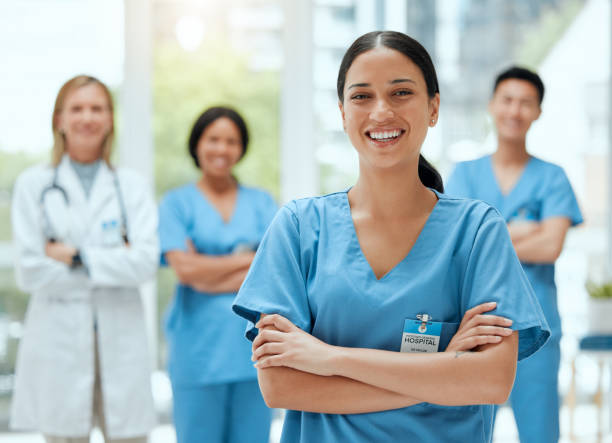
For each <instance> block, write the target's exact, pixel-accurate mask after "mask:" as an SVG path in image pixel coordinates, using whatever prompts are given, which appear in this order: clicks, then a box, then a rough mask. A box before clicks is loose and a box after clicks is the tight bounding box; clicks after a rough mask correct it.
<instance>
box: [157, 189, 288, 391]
mask: <svg viewBox="0 0 612 443" xmlns="http://www.w3.org/2000/svg"><path fill="white" fill-rule="evenodd" d="M277 209H278V207H277V206H276V203H275V202H274V200H273V198H272V197H271V196H270V194H268V193H267V192H264V191H262V190H258V189H255V188H250V187H246V186H239V187H238V195H237V199H236V204H235V209H234V213H233V214H232V217H231V219H230V220H229V221H228V222H225V221H224V220H223V219H222V217H221V215H220V214H219V212H218V211H217V209H216V208H215V207H214V206H213V205H212V204H211V203H210V202H209V201H208V200H207V199H206V197H205V196H204V194H203V193H202V192H201V191H200V190H199V189H198V188H197V186H196V185H195V184H188V185H185V186H182V187H180V188H177V189H175V190H172V191H170V192H168V193H167V194H166V195H165V197H164V198H163V199H162V202H161V204H160V208H159V219H160V221H159V236H160V245H161V263H162V265H166V264H167V263H166V261H165V256H164V254H165V253H166V252H168V251H172V250H181V251H186V241H187V240H188V239H190V240H191V241H192V242H193V244H194V245H195V248H196V250H197V251H198V252H200V253H203V254H208V255H226V254H231V253H232V252H236V251H237V250H240V249H242V248H249V249H251V250H252V249H255V248H256V247H257V245H258V244H259V242H260V241H261V239H262V237H263V235H264V233H265V231H266V229H267V227H268V224H269V223H270V221H271V220H272V218H273V217H274V214H275V213H276V211H277ZM235 295H236V294H235V293H227V294H207V293H204V292H199V291H197V290H196V289H194V288H192V287H191V286H188V285H183V284H180V283H179V284H178V285H177V286H176V292H175V296H174V297H173V299H172V300H171V302H170V304H169V306H168V309H167V312H166V318H165V320H166V321H165V330H166V337H167V338H168V348H169V349H168V372H169V374H170V378H171V379H172V383H173V385H174V386H180V387H190V386H201V385H209V384H217V383H227V382H233V381H241V380H247V379H255V378H256V377H257V372H256V371H255V369H254V368H253V362H251V359H250V357H251V347H250V345H249V344H248V343H247V342H246V340H244V335H243V334H244V328H245V324H246V322H245V321H244V320H242V319H240V318H239V317H237V316H235V315H234V314H233V313H232V308H231V306H232V301H233V300H234V297H235Z"/></svg>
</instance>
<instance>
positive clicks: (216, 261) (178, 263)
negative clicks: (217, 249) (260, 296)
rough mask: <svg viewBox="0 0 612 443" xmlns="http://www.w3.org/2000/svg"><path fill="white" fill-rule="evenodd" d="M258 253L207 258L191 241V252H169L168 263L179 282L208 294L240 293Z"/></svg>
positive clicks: (167, 255)
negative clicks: (197, 250)
mask: <svg viewBox="0 0 612 443" xmlns="http://www.w3.org/2000/svg"><path fill="white" fill-rule="evenodd" d="M254 256H255V253H254V252H241V253H239V254H230V255H220V256H213V255H206V254H200V253H197V252H196V251H195V248H194V247H193V245H192V244H191V242H188V251H187V252H185V251H179V250H173V251H168V252H166V261H167V262H168V264H169V265H170V267H171V268H172V269H173V270H174V272H175V273H176V276H177V278H178V279H179V281H180V282H181V283H183V284H185V285H189V286H191V287H193V288H194V289H196V290H198V291H201V292H207V293H212V294H214V293H219V294H221V293H227V292H236V291H238V289H240V285H242V282H243V281H244V278H245V277H246V274H247V272H248V270H249V267H250V266H251V262H252V261H253V257H254Z"/></svg>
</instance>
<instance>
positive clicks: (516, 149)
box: [493, 138, 529, 164]
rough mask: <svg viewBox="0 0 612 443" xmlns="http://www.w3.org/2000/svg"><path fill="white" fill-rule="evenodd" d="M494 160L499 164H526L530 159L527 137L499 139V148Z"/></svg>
mask: <svg viewBox="0 0 612 443" xmlns="http://www.w3.org/2000/svg"><path fill="white" fill-rule="evenodd" d="M493 160H494V161H495V162H496V163H498V164H525V163H527V161H529V154H528V153H527V145H526V143H525V139H524V138H523V139H520V140H508V139H502V138H498V139H497V150H496V151H495V154H493Z"/></svg>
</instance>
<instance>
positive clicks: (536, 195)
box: [446, 67, 582, 443]
mask: <svg viewBox="0 0 612 443" xmlns="http://www.w3.org/2000/svg"><path fill="white" fill-rule="evenodd" d="M543 98H544V84H543V83H542V80H541V79H540V77H539V76H538V75H537V74H536V73H534V72H531V71H529V70H527V69H524V68H520V67H512V68H510V69H508V70H506V71H504V72H502V73H501V74H499V76H498V77H497V79H496V80H495V86H494V88H493V97H492V98H491V101H490V102H489V112H490V113H491V116H492V117H493V122H494V124H495V128H496V130H497V150H496V152H495V153H494V154H493V155H487V156H485V157H482V158H479V159H477V160H473V161H468V162H463V163H459V164H458V165H457V167H456V169H455V170H454V172H453V174H452V175H451V177H450V179H449V181H448V184H447V188H446V189H447V192H448V193H449V194H451V195H456V196H461V197H470V198H475V199H479V200H483V201H485V202H487V203H489V204H490V205H492V206H494V207H495V208H497V209H498V210H499V211H500V213H501V215H502V216H503V217H504V218H505V220H506V222H507V224H508V229H509V231H510V237H511V239H512V244H513V246H514V249H515V250H516V254H517V255H518V257H519V259H520V260H521V263H522V265H523V269H524V270H525V273H526V274H527V276H528V278H529V281H530V283H531V285H532V286H533V289H534V290H535V293H536V295H537V296H538V300H539V301H540V304H541V305H542V309H543V310H544V314H545V316H546V319H547V320H548V324H549V325H550V328H551V337H550V339H549V340H548V342H547V343H546V345H545V346H544V347H543V348H542V349H541V350H540V351H539V352H537V353H536V354H535V355H534V356H532V357H530V358H529V359H527V360H525V361H521V362H519V363H518V366H517V374H516V381H515V383H514V388H513V390H512V394H511V396H510V403H511V405H512V409H513V410H514V416H515V419H516V423H517V426H518V431H519V437H520V440H521V442H523V443H526V442H537V443H545V442H556V441H558V440H559V393H558V372H559V362H560V348H559V342H560V339H561V319H560V317H559V311H558V309H557V288H556V286H555V274H554V272H555V268H554V264H555V261H556V260H557V258H558V257H559V255H560V254H561V250H562V249H563V242H564V240H565V235H566V233H567V230H568V229H569V227H570V226H575V225H577V224H579V223H581V222H582V215H581V213H580V209H579V208H578V203H577V202H576V197H575V196H574V192H573V190H572V187H571V185H570V183H569V181H568V179H567V177H566V175H565V172H564V171H563V169H561V168H560V167H559V166H557V165H554V164H552V163H549V162H545V161H543V160H540V159H538V158H536V157H534V156H532V155H530V154H529V153H528V152H527V148H526V138H527V132H528V131H529V128H530V127H531V124H532V123H533V122H534V121H536V120H537V119H538V117H539V116H540V113H541V112H542V110H541V104H542V99H543Z"/></svg>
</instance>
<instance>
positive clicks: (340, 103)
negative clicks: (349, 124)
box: [338, 100, 346, 132]
mask: <svg viewBox="0 0 612 443" xmlns="http://www.w3.org/2000/svg"><path fill="white" fill-rule="evenodd" d="M338 108H339V109H340V114H341V115H342V128H343V129H344V132H346V117H345V115H344V106H343V105H342V102H341V101H340V100H338Z"/></svg>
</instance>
